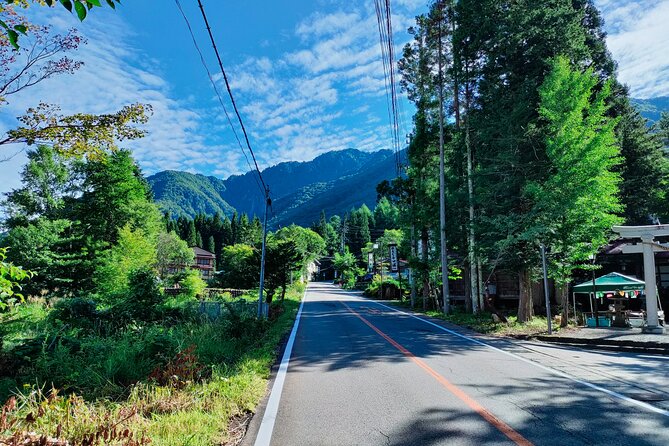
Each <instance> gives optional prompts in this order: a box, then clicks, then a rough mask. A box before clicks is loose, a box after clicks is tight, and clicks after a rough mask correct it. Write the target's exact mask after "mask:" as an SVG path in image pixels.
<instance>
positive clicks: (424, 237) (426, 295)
mask: <svg viewBox="0 0 669 446" xmlns="http://www.w3.org/2000/svg"><path fill="white" fill-rule="evenodd" d="M427 243H428V234H427V228H423V229H422V230H421V231H420V244H421V251H422V252H421V260H422V262H423V265H424V267H425V272H424V274H423V311H425V310H427V302H428V300H430V274H429V267H428V265H427Z"/></svg>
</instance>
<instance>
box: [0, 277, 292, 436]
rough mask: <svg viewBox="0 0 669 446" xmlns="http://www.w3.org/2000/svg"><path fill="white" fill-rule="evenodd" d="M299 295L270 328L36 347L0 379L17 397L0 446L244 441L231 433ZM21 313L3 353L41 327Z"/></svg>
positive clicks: (231, 324)
mask: <svg viewBox="0 0 669 446" xmlns="http://www.w3.org/2000/svg"><path fill="white" fill-rule="evenodd" d="M303 291H304V286H295V287H293V288H291V289H290V290H289V292H288V293H287V294H286V299H285V301H284V302H283V303H281V304H277V305H276V312H275V315H276V316H275V318H273V320H272V321H271V322H264V323H258V322H257V321H255V320H252V319H250V318H247V319H239V320H237V319H233V320H225V321H220V322H198V323H195V322H184V323H180V324H177V325H173V326H168V325H166V324H163V325H155V326H150V327H134V328H133V329H130V330H128V331H127V332H124V333H122V334H119V335H117V336H115V337H113V338H111V339H103V338H100V337H99V336H81V337H79V338H78V341H79V344H78V345H77V347H76V349H75V348H68V346H67V345H64V343H63V340H62V339H61V340H59V341H58V342H55V346H53V347H52V346H51V345H44V344H43V345H42V348H41V351H40V352H39V353H38V354H37V355H34V356H33V357H32V358H29V360H27V363H26V364H27V365H26V364H24V365H23V366H22V367H23V369H21V370H19V373H17V376H16V377H14V378H12V379H9V378H7V377H5V378H4V384H5V389H7V388H11V386H12V385H13V387H14V388H15V389H16V388H17V387H18V392H17V394H16V395H15V397H13V398H10V400H9V401H8V403H7V404H5V406H4V408H3V409H2V412H3V414H2V415H3V416H1V417H0V444H3V442H2V439H3V437H4V438H5V439H7V438H10V437H11V436H12V435H13V436H14V437H15V438H14V439H20V440H21V441H23V442H21V443H18V444H22V445H23V444H25V445H33V444H35V445H37V444H41V443H39V441H42V440H41V439H40V437H42V436H44V438H47V437H49V438H52V439H53V442H51V443H46V444H54V445H61V444H62V445H65V444H66V443H65V440H67V441H69V443H67V444H69V445H84V444H86V445H88V444H91V445H93V444H100V445H102V444H104V445H128V446H133V445H141V444H149V441H148V440H150V444H152V445H175V446H176V445H202V446H205V445H215V444H233V443H234V442H235V440H236V439H237V438H238V437H240V436H241V435H242V434H243V429H237V430H235V427H236V426H239V425H243V424H244V422H245V420H246V419H248V417H249V415H250V414H251V413H252V412H253V411H254V410H255V408H256V406H257V404H258V403H259V401H260V399H261V398H262V397H263V395H264V394H265V390H266V386H267V380H268V378H269V374H270V369H271V366H272V365H273V363H274V361H275V359H276V354H277V349H278V347H279V344H280V342H281V341H282V339H283V338H284V336H285V335H286V334H287V332H288V331H289V330H290V328H291V327H292V325H293V322H294V319H295V316H296V314H297V309H298V307H299V302H300V300H301V297H302V293H303ZM24 312H25V313H26V314H25V315H24V317H22V318H20V320H14V321H12V323H13V324H21V330H18V329H15V330H13V333H14V334H13V335H12V336H11V337H8V338H7V339H6V342H5V347H7V348H13V349H14V350H15V349H16V348H20V347H22V346H23V345H25V344H28V340H29V339H30V338H31V337H33V336H34V335H35V333H36V332H38V331H39V330H40V329H41V326H42V325H44V324H45V322H44V318H41V316H43V315H42V314H41V313H40V311H39V310H38V309H28V308H26V309H25V310H24ZM15 328H17V327H15ZM5 331H6V332H7V331H10V330H8V329H7V327H5ZM68 342H69V341H68ZM152 349H155V350H157V352H156V353H155V354H149V353H150V350H152ZM5 357H6V356H5ZM51 383H53V384H54V385H55V386H56V387H57V388H58V389H60V391H55V390H49V389H51V386H50V384H51ZM0 391H2V390H1V389H0ZM5 391H6V390H5ZM31 432H32V433H34V434H30V433H31ZM31 441H32V442H31ZM9 444H11V443H9Z"/></svg>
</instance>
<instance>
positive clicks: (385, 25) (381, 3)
mask: <svg viewBox="0 0 669 446" xmlns="http://www.w3.org/2000/svg"><path fill="white" fill-rule="evenodd" d="M374 8H375V11H376V20H377V26H378V29H379V44H380V46H381V58H382V61H383V75H384V83H385V87H386V101H387V108H388V118H389V121H390V133H391V139H392V146H393V152H394V155H395V168H396V172H397V175H400V174H401V171H402V161H401V155H400V151H401V143H400V121H402V120H403V119H402V116H400V113H401V112H400V106H399V101H398V100H397V82H396V77H397V76H396V73H395V49H394V48H395V47H394V43H393V31H392V12H391V8H390V0H374Z"/></svg>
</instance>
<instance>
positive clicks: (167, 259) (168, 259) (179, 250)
mask: <svg viewBox="0 0 669 446" xmlns="http://www.w3.org/2000/svg"><path fill="white" fill-rule="evenodd" d="M194 258H195V253H194V252H193V250H192V249H191V248H190V246H188V243H186V242H185V241H184V240H182V239H181V238H180V237H179V236H178V235H177V234H176V233H174V232H161V233H160V234H158V240H157V242H156V268H157V269H158V277H160V278H161V279H163V280H164V279H166V278H167V277H168V276H169V275H170V268H173V269H175V270H177V269H181V268H187V267H188V266H190V265H192V264H193V259H194Z"/></svg>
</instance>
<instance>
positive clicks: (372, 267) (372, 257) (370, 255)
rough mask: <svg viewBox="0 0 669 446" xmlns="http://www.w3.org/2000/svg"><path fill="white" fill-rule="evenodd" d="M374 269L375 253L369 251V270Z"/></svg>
mask: <svg viewBox="0 0 669 446" xmlns="http://www.w3.org/2000/svg"><path fill="white" fill-rule="evenodd" d="M372 271H374V253H373V252H368V253H367V272H368V273H371V272H372Z"/></svg>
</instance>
